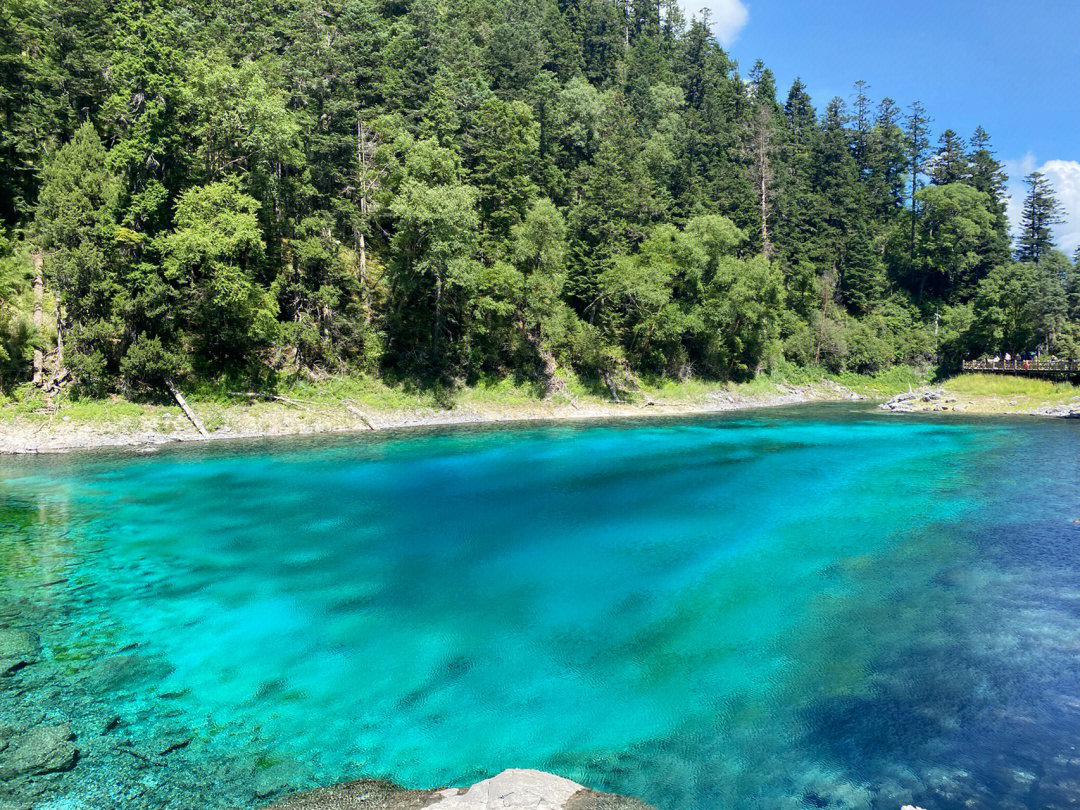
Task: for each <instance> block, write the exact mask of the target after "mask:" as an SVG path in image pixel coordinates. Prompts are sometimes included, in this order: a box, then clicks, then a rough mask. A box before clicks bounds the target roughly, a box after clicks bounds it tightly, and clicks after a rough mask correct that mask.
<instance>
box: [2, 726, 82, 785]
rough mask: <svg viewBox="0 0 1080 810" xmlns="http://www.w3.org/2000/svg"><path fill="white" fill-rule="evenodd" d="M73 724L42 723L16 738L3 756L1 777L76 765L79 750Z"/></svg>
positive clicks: (65, 769) (49, 770)
mask: <svg viewBox="0 0 1080 810" xmlns="http://www.w3.org/2000/svg"><path fill="white" fill-rule="evenodd" d="M72 736H73V735H72V733H71V726H70V725H68V724H67V723H61V724H60V725H58V726H40V727H38V728H35V729H31V730H30V731H28V732H26V733H25V734H23V735H22V736H21V737H19V738H18V739H16V740H14V741H13V742H12V743H11V744H10V745H9V746H8V748H7V750H6V751H5V752H4V756H3V758H2V759H0V780H3V779H13V778H15V777H17V776H30V775H36V774H43V773H56V772H58V771H67V770H70V769H71V768H73V767H75V760H76V758H77V757H78V753H79V752H78V749H77V748H76V747H75V743H74V742H72Z"/></svg>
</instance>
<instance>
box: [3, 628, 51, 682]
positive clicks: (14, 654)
mask: <svg viewBox="0 0 1080 810" xmlns="http://www.w3.org/2000/svg"><path fill="white" fill-rule="evenodd" d="M40 653H41V644H40V642H39V641H38V637H37V635H36V634H35V633H31V632H30V631H29V630H16V629H12V628H8V627H0V675H7V674H9V673H11V672H14V671H15V670H17V669H19V668H20V667H24V666H26V665H27V664H32V663H34V662H35V661H36V660H37V658H38V655H39V654H40Z"/></svg>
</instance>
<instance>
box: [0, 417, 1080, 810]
mask: <svg viewBox="0 0 1080 810" xmlns="http://www.w3.org/2000/svg"><path fill="white" fill-rule="evenodd" d="M0 577H2V579H0V583H2V584H0V626H2V625H4V624H7V625H11V626H28V627H31V628H32V629H34V630H35V631H36V632H37V633H39V635H40V639H41V648H42V652H41V656H40V660H39V661H38V662H37V663H35V664H32V665H31V666H27V667H24V668H22V669H19V670H18V671H16V672H14V673H13V674H10V675H8V676H7V677H6V678H3V679H0V725H3V724H5V723H6V724H7V725H8V726H10V727H13V728H20V727H21V728H26V727H29V726H32V725H34V724H40V723H54V722H63V721H66V722H70V723H71V725H72V729H73V731H74V732H75V734H76V744H77V746H78V747H79V751H80V758H79V760H78V762H77V764H76V766H75V767H74V768H73V769H72V770H70V771H68V772H65V773H62V774H54V775H48V776H39V777H32V778H26V779H21V780H18V779H16V780H11V781H9V783H7V784H4V785H0V799H3V798H4V797H5V795H10V796H13V797H14V798H15V800H16V802H18V801H22V802H23V803H24V804H25V805H27V806H33V807H35V808H43V809H45V810H81V809H82V808H98V807H112V806H118V807H134V808H141V807H147V808H149V807H180V808H184V807H192V808H194V807H205V808H219V807H220V808H233V807H260V806H262V805H264V804H267V803H270V802H272V801H273V799H274V798H275V797H277V796H279V795H281V794H282V792H283V791H286V790H290V789H301V788H307V787H312V786H316V785H321V784H328V783H332V782H337V781H343V780H347V779H355V778H360V777H367V776H373V777H388V778H391V779H393V780H394V781H396V782H398V783H400V784H402V785H405V786H408V787H432V786H437V785H447V784H450V785H460V784H469V783H471V782H474V781H476V780H478V779H481V778H484V777H487V776H490V775H493V774H495V773H497V772H499V771H501V770H503V769H504V768H508V767H534V768H540V769H543V770H548V771H553V772H555V773H558V774H561V775H563V776H567V777H570V778H572V779H574V780H576V781H579V782H582V783H583V784H585V785H588V786H590V787H593V788H597V789H602V790H610V791H615V792H619V793H625V794H629V795H633V796H637V797H640V798H642V799H644V800H646V801H648V802H650V803H652V804H654V805H655V806H656V807H657V808H659V809H660V810H714V809H715V808H802V807H817V808H820V807H842V808H892V809H893V810H899V807H900V805H901V804H907V803H915V804H919V805H920V806H922V807H926V808H929V809H930V810H934V808H946V809H951V808H961V807H968V808H1056V807H1062V808H1064V807H1076V806H1077V801H1078V800H1080V798H1078V796H1080V794H1078V793H1077V791H1080V748H1078V745H1080V424H1077V423H1076V422H1075V421H1073V422H1069V421H1067V420H1050V419H1045V420H1037V419H1012V420H1007V419H1000V420H999V419H985V420H980V421H975V420H964V419H961V418H945V417H942V418H930V417H925V418H919V417H898V416H896V415H891V414H879V413H877V412H876V411H873V410H871V409H869V408H867V407H859V406H850V405H815V406H805V407H799V408H792V409H777V410H767V411H756V412H747V413H742V414H734V415H727V416H715V417H699V418H690V419H656V420H649V421H643V420H638V421H634V420H627V421H621V422H618V423H611V422H607V423H580V424H560V425H529V426H514V427H500V428H485V429H452V430H435V431H421V432H400V433H397V434H388V435H373V436H367V435H365V436H346V437H341V436H339V437H332V438H319V439H282V440H273V441H263V442H246V443H235V444H233V443H216V444H211V445H206V446H202V447H179V448H170V449H167V450H161V451H159V452H156V453H153V454H147V455H139V454H136V453H130V452H126V453H119V452H115V453H97V454H81V455H80V454H73V455H70V456H63V457H52V458H47V457H34V458H2V459H0ZM5 791H6V794H5Z"/></svg>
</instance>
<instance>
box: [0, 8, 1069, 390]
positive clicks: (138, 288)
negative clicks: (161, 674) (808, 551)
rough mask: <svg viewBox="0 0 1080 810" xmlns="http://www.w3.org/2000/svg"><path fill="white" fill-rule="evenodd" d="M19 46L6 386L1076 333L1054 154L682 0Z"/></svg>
mask: <svg viewBox="0 0 1080 810" xmlns="http://www.w3.org/2000/svg"><path fill="white" fill-rule="evenodd" d="M0 75H2V78H0V228H2V230H0V371H2V380H3V384H4V385H5V386H6V387H8V388H10V387H12V386H19V385H24V384H26V383H29V382H31V381H32V380H35V381H36V382H37V383H38V384H40V385H53V386H59V385H60V384H62V383H67V382H72V383H74V384H75V386H76V390H81V391H84V392H88V393H91V394H103V393H108V392H117V391H119V392H122V393H125V394H139V393H145V392H150V391H158V390H160V389H161V388H162V386H163V385H167V384H169V383H171V382H172V381H174V380H178V381H183V380H187V381H195V380H207V379H235V378H237V377H240V376H242V377H245V378H246V379H249V380H252V381H255V382H257V381H259V380H265V379H268V378H270V377H272V376H274V375H279V374H306V375H314V376H320V375H324V374H333V373H357V372H367V373H378V374H382V375H386V376H390V377H397V378H409V379H416V380H428V381H438V382H439V383H440V384H462V383H468V382H470V381H474V380H476V379H478V378H480V377H482V376H484V375H494V376H499V375H506V374H517V375H521V376H523V377H526V378H529V379H533V380H536V381H538V382H541V383H543V384H544V385H545V386H546V387H547V388H548V390H549V391H550V390H554V389H555V388H557V387H558V385H559V384H560V383H559V380H560V375H561V374H562V373H563V372H564V371H566V372H575V373H577V374H580V375H582V376H584V377H588V378H590V379H595V380H603V381H604V383H605V384H606V385H608V386H611V387H613V388H618V387H621V386H627V385H632V384H633V381H634V380H637V379H640V378H641V377H643V376H646V377H647V376H670V377H676V378H679V379H685V378H687V377H689V376H702V377H708V378H715V379H730V378H740V377H746V376H750V375H753V374H755V373H758V372H760V371H762V370H768V369H775V368H778V367H783V365H784V364H795V365H820V366H822V367H824V368H826V369H829V370H833V371H844V370H854V371H874V370H877V369H881V368H884V367H887V366H890V365H892V364H897V363H909V364H917V365H929V364H935V363H937V364H942V365H944V366H946V367H947V366H949V365H950V364H955V363H957V362H958V360H959V359H961V358H962V357H966V356H971V355H975V354H980V353H991V354H993V353H996V352H1004V351H1011V352H1021V351H1029V350H1043V351H1048V352H1053V353H1056V354H1057V355H1058V356H1062V357H1064V356H1068V357H1072V358H1077V357H1078V355H1080V272H1078V268H1077V261H1076V259H1077V258H1080V257H1073V259H1070V258H1068V257H1066V256H1065V255H1063V254H1062V253H1061V252H1059V251H1057V250H1056V249H1055V247H1054V243H1053V239H1052V227H1053V225H1054V224H1056V222H1057V221H1058V220H1059V218H1060V210H1059V207H1058V204H1057V202H1056V200H1055V198H1054V191H1053V189H1052V188H1051V187H1050V186H1049V184H1048V183H1047V181H1046V179H1045V178H1044V177H1042V176H1040V175H1038V174H1035V175H1032V176H1031V177H1029V178H1027V184H1028V196H1027V199H1026V201H1025V204H1024V217H1023V227H1022V232H1021V233H1019V234H1010V232H1009V225H1008V222H1007V219H1006V200H1005V197H1004V191H1005V183H1006V180H1007V178H1006V176H1005V174H1004V172H1003V168H1002V165H1001V163H1000V162H999V161H998V160H997V159H996V158H995V156H994V152H993V149H992V146H991V141H990V136H989V135H988V134H987V133H986V132H985V131H983V130H982V129H979V130H977V131H976V132H974V133H971V134H970V136H969V137H964V136H962V135H961V134H958V133H956V132H954V131H953V130H951V129H947V128H945V129H940V130H939V129H937V128H935V127H934V124H933V122H932V120H931V118H930V116H929V114H928V113H927V112H926V111H925V110H924V109H923V108H922V107H921V106H920V105H919V104H918V103H915V104H912V105H910V106H903V107H901V106H900V105H898V104H897V103H896V102H894V101H893V100H891V99H889V98H881V99H880V100H878V99H875V98H873V97H872V96H871V93H870V91H871V88H869V87H868V86H867V85H866V84H864V83H861V82H859V83H856V84H855V85H854V86H853V89H852V92H851V94H850V96H849V97H848V98H847V99H841V98H835V99H832V100H826V101H825V103H824V106H822V107H820V108H819V107H817V106H815V100H813V99H811V98H810V96H809V95H808V93H807V90H806V88H805V87H804V85H803V84H802V83H801V82H799V81H796V82H795V83H794V84H793V85H792V86H791V87H790V89H788V90H787V91H786V92H781V91H778V88H777V87H776V84H775V79H774V76H773V75H772V73H771V72H770V71H769V70H768V68H766V67H765V66H763V65H762V64H760V63H759V64H755V65H753V66H752V67H751V68H750V69H749V70H748V71H745V72H744V71H743V69H742V67H741V66H739V65H737V64H736V63H735V62H734V61H733V60H732V59H731V58H730V57H729V55H728V54H727V53H725V51H724V50H723V49H722V47H721V46H720V45H719V44H718V43H717V42H716V40H715V39H714V38H713V37H712V36H711V34H710V29H709V27H708V24H707V20H705V21H702V20H688V19H686V18H685V16H684V14H683V13H682V12H681V11H680V9H679V7H678V5H677V4H676V2H673V0H660V2H657V0H228V1H226V0H168V1H166V0H4V1H3V3H2V4H0ZM965 135H967V134H966V133H965Z"/></svg>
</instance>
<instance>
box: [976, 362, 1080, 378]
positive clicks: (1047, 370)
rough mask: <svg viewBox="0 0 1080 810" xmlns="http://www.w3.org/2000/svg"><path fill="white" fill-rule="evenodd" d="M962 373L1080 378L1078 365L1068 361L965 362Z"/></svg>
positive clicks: (1079, 364) (1079, 366) (1079, 365)
mask: <svg viewBox="0 0 1080 810" xmlns="http://www.w3.org/2000/svg"><path fill="white" fill-rule="evenodd" d="M964 371H978V372H983V373H987V374H995V373H996V374H1027V375H1030V376H1033V377H1080V363H1075V362H1070V361H1068V360H1046V359H1040V358H1035V359H1032V360H1020V359H1016V358H1014V359H1011V360H1000V359H999V360H994V359H989V360H965V361H964Z"/></svg>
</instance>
